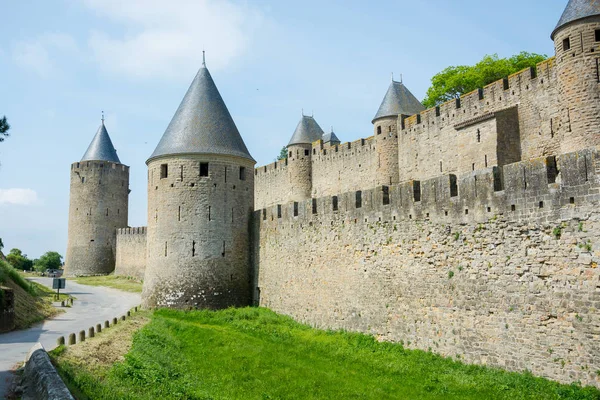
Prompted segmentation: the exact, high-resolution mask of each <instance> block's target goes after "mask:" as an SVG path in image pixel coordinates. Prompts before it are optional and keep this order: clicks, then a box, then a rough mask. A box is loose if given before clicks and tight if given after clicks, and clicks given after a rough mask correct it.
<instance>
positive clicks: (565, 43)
mask: <svg viewBox="0 0 600 400" xmlns="http://www.w3.org/2000/svg"><path fill="white" fill-rule="evenodd" d="M570 49H571V39H569V38H566V39H564V40H563V51H567V50H570Z"/></svg>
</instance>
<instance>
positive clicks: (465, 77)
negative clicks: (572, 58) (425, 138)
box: [423, 51, 548, 108]
mask: <svg viewBox="0 0 600 400" xmlns="http://www.w3.org/2000/svg"><path fill="white" fill-rule="evenodd" d="M546 58H548V57H547V56H546V55H541V54H536V53H528V52H525V51H523V52H521V53H519V54H516V55H514V56H512V57H510V58H499V57H498V54H494V55H491V56H490V55H486V56H484V57H483V59H482V60H481V61H479V62H478V63H477V64H475V65H472V66H467V65H459V66H455V67H448V68H446V69H444V70H443V71H441V72H440V73H438V74H436V75H434V76H433V78H431V87H430V88H429V89H428V90H427V96H426V97H425V99H424V100H423V105H424V106H425V107H426V108H431V107H435V106H438V105H440V104H442V103H444V102H446V101H448V100H452V99H456V98H458V97H460V96H461V95H463V94H465V93H469V92H472V91H473V90H475V89H478V88H482V87H484V86H485V85H488V84H490V83H492V82H495V81H497V80H499V79H502V78H505V77H507V76H509V75H511V74H514V73H515V72H519V71H521V70H523V69H525V68H529V67H535V66H536V65H537V64H538V63H540V62H542V61H544V60H545V59H546Z"/></svg>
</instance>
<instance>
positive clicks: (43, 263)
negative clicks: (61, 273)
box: [33, 251, 62, 272]
mask: <svg viewBox="0 0 600 400" xmlns="http://www.w3.org/2000/svg"><path fill="white" fill-rule="evenodd" d="M33 264H34V265H33V266H34V268H35V270H36V271H40V272H44V271H46V270H48V269H59V268H60V267H61V265H62V256H61V255H60V254H58V253H57V252H56V251H48V252H46V253H45V254H44V255H43V256H41V257H40V258H39V259H37V260H34V261H33Z"/></svg>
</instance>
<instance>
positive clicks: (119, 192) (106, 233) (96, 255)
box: [65, 118, 129, 276]
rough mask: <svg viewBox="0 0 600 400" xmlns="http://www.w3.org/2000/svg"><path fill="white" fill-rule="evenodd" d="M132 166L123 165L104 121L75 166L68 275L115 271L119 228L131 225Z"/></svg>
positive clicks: (66, 268)
mask: <svg viewBox="0 0 600 400" xmlns="http://www.w3.org/2000/svg"><path fill="white" fill-rule="evenodd" d="M128 200H129V167H128V166H126V165H123V164H121V161H120V160H119V157H118V156H117V151H116V150H115V148H114V146H113V144H112V141H111V140H110V137H109V136H108V132H107V131H106V127H105V126H104V118H103V119H102V124H101V125H100V127H99V128H98V132H96V136H94V139H93V140H92V143H91V144H90V146H89V147H88V149H87V151H86V152H85V154H84V155H83V158H82V159H81V161H79V162H76V163H73V164H71V195H70V202H69V238H68V243H67V255H66V257H65V273H66V274H67V275H68V276H81V275H100V274H108V273H110V272H112V271H113V270H114V269H115V246H116V231H117V228H124V227H126V226H127V207H128Z"/></svg>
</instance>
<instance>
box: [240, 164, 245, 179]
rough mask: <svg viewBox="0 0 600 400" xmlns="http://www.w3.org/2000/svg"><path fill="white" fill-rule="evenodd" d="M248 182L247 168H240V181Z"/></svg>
mask: <svg viewBox="0 0 600 400" xmlns="http://www.w3.org/2000/svg"><path fill="white" fill-rule="evenodd" d="M245 180H246V167H240V181H245Z"/></svg>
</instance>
